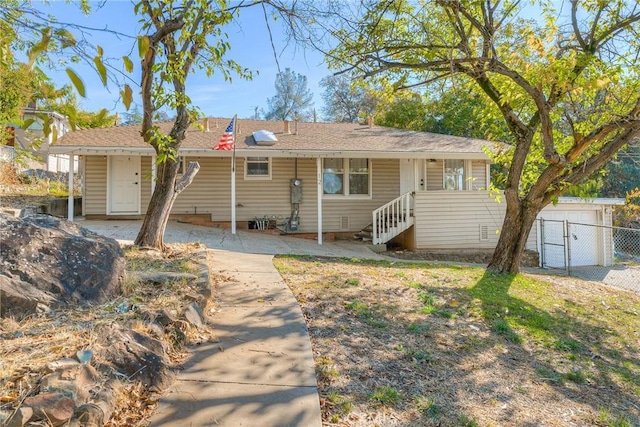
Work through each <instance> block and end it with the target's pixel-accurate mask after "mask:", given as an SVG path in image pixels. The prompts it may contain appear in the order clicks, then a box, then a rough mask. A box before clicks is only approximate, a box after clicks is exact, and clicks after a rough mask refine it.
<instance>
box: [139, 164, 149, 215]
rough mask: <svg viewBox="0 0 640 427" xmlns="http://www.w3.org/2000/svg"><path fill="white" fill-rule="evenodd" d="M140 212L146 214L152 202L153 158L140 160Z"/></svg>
mask: <svg viewBox="0 0 640 427" xmlns="http://www.w3.org/2000/svg"><path fill="white" fill-rule="evenodd" d="M140 174H141V175H142V177H141V179H140V185H141V186H142V187H141V188H140V212H141V213H143V214H144V213H145V212H146V211H147V206H149V201H150V200H151V156H143V157H141V158H140Z"/></svg>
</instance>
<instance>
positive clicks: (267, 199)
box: [50, 118, 611, 249]
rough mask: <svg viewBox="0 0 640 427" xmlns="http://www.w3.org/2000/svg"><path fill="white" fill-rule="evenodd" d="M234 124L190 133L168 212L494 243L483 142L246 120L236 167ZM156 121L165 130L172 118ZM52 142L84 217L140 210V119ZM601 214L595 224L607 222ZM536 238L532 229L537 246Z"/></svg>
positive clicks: (145, 167)
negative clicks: (187, 176) (76, 174)
mask: <svg viewBox="0 0 640 427" xmlns="http://www.w3.org/2000/svg"><path fill="white" fill-rule="evenodd" d="M229 122H230V119H226V118H224V119H223V118H209V119H205V121H204V122H203V123H201V124H202V127H201V128H198V127H196V126H193V127H192V128H190V129H189V130H188V132H187V134H186V139H185V140H184V142H183V144H182V146H181V148H180V152H179V156H180V161H181V162H183V163H182V167H181V169H184V168H185V167H186V162H189V161H197V162H198V163H199V164H200V171H199V173H198V174H197V175H196V177H195V179H194V181H193V183H192V184H191V185H190V186H189V187H188V188H187V189H185V190H184V192H183V193H181V194H180V195H179V197H178V198H177V200H176V202H175V204H174V207H173V210H172V215H173V216H176V217H177V216H183V217H189V218H191V219H194V218H200V219H206V220H207V221H208V222H213V223H220V224H229V223H230V222H231V221H232V218H235V221H234V225H235V226H237V227H238V228H265V227H269V226H273V225H276V226H278V227H279V228H282V229H283V230H284V231H286V232H289V233H315V234H317V238H318V243H320V244H321V243H322V236H323V233H326V232H332V233H349V234H353V233H355V232H359V231H360V230H363V229H365V228H367V227H368V226H369V228H370V229H372V234H373V241H374V243H385V242H388V241H389V240H391V239H401V241H402V243H403V244H404V245H405V246H407V247H411V248H416V249H461V248H465V249H490V248H493V247H495V245H496V243H497V239H498V232H499V230H500V228H501V227H502V221H503V216H504V210H505V206H504V203H497V202H496V200H495V197H494V196H492V195H490V194H489V192H488V191H487V187H488V185H487V184H488V183H489V179H490V178H489V166H490V163H491V161H490V159H489V157H488V156H487V154H486V153H485V151H486V150H487V149H489V150H491V149H492V148H493V143H491V142H489V141H485V140H479V139H472V138H463V137H456V136H450V135H438V134H433V133H426V132H415V131H406V130H400V129H392V128H387V127H381V126H376V125H374V124H373V123H371V122H369V123H368V124H365V125H362V124H353V123H305V122H288V121H284V122H282V121H263V120H245V119H241V120H238V121H237V123H236V129H235V131H236V146H235V148H236V149H235V159H236V162H235V163H236V169H235V173H232V172H231V169H232V168H231V164H232V160H233V156H234V151H220V150H213V149H212V147H213V146H215V145H216V144H217V142H218V141H219V140H220V138H221V136H222V135H223V133H224V132H225V128H226V127H227V125H228V124H229ZM160 127H161V129H162V130H163V131H165V132H168V131H169V129H170V127H171V123H163V124H160ZM50 150H51V152H52V153H59V154H67V155H71V156H74V157H75V156H79V157H80V159H81V167H80V173H81V174H82V176H83V187H82V191H83V199H82V212H83V215H84V216H85V217H86V218H87V219H91V218H101V219H104V218H139V217H141V216H142V215H143V214H144V212H145V210H146V208H147V204H148V203H149V200H150V197H151V194H152V192H153V188H154V176H155V168H154V167H153V165H154V164H155V153H154V151H153V148H152V147H150V146H149V145H146V144H145V143H144V142H143V140H142V137H141V136H140V126H139V125H134V126H116V127H111V128H104V129H86V130H79V131H76V132H70V133H68V134H66V135H64V136H63V137H62V138H60V139H59V140H58V142H57V143H56V144H55V145H52V146H51V148H50ZM232 176H235V185H234V186H232ZM232 187H235V190H234V193H233V195H232ZM233 199H235V203H234V204H233V203H232V202H231V201H232V200H233ZM572 206H573V205H572ZM592 207H593V205H589V209H591V208H592ZM603 212H604V211H603ZM608 215H609V216H608V217H607V218H601V219H598V221H602V223H603V224H608V223H610V222H611V219H610V212H609V214H608ZM597 218H600V217H597ZM536 236H537V232H536V230H534V232H533V233H532V240H531V242H532V243H531V245H530V246H531V248H532V249H536V243H535V242H536V239H537V237H536Z"/></svg>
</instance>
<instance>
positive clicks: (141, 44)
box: [138, 36, 149, 58]
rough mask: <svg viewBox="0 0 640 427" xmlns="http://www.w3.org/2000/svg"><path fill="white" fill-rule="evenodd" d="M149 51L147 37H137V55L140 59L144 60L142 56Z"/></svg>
mask: <svg viewBox="0 0 640 427" xmlns="http://www.w3.org/2000/svg"><path fill="white" fill-rule="evenodd" d="M148 50H149V37H147V36H140V37H138V54H139V55H140V58H144V55H145V54H146V53H147V51H148Z"/></svg>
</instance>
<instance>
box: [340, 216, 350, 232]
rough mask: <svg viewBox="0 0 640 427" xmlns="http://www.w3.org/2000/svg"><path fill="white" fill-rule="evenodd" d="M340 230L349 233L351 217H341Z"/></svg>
mask: <svg viewBox="0 0 640 427" xmlns="http://www.w3.org/2000/svg"><path fill="white" fill-rule="evenodd" d="M340 230H341V231H348V230H349V217H348V216H341V217H340Z"/></svg>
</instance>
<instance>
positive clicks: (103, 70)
mask: <svg viewBox="0 0 640 427" xmlns="http://www.w3.org/2000/svg"><path fill="white" fill-rule="evenodd" d="M93 63H94V64H95V66H96V70H97V71H98V75H99V76H100V80H101V81H102V84H103V85H104V86H106V85H107V67H105V66H104V62H102V58H101V57H99V56H96V57H95V58H93Z"/></svg>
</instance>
